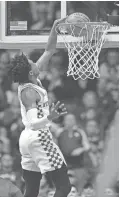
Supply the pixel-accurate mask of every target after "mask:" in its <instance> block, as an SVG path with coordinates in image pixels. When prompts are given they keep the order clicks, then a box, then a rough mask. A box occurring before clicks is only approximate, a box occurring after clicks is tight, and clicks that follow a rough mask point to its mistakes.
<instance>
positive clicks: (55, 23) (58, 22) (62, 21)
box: [54, 16, 68, 26]
mask: <svg viewBox="0 0 120 197" xmlns="http://www.w3.org/2000/svg"><path fill="white" fill-rule="evenodd" d="M67 17H68V16H66V17H64V18H60V19H57V20H55V21H54V25H55V26H57V25H58V24H60V23H65V20H66V18H67Z"/></svg>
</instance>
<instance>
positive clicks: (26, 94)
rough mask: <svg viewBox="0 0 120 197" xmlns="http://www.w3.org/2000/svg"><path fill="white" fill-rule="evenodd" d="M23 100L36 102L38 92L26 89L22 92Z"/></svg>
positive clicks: (30, 88)
mask: <svg viewBox="0 0 120 197" xmlns="http://www.w3.org/2000/svg"><path fill="white" fill-rule="evenodd" d="M21 97H22V99H23V100H34V99H36V90H35V89H34V88H32V87H26V88H24V89H23V90H22V92H21Z"/></svg>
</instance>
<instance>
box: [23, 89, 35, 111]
mask: <svg viewBox="0 0 120 197" xmlns="http://www.w3.org/2000/svg"><path fill="white" fill-rule="evenodd" d="M21 100H22V103H23V105H24V106H25V108H26V111H28V110H30V109H33V108H37V107H36V101H37V96H36V91H35V90H34V89H32V88H27V89H25V90H23V91H22V93H21Z"/></svg>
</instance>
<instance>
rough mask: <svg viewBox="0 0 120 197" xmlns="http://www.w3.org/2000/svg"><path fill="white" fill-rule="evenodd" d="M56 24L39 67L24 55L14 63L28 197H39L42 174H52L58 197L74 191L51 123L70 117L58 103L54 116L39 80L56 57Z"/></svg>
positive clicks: (54, 108) (21, 148)
mask: <svg viewBox="0 0 120 197" xmlns="http://www.w3.org/2000/svg"><path fill="white" fill-rule="evenodd" d="M64 20H65V19H60V20H57V21H55V22H54V24H53V27H52V29H51V33H50V36H49V39H48V43H47V46H46V50H45V52H44V53H43V55H42V56H41V57H40V59H39V60H38V61H37V62H36V64H35V63H33V62H32V61H31V60H29V59H27V57H26V56H25V55H24V54H22V55H19V56H15V57H14V59H13V60H12V77H13V81H14V82H18V83H19V86H18V97H19V100H20V105H21V115H22V121H23V124H24V125H25V130H24V131H23V132H22V133H21V136H20V140H19V146H20V152H21V155H22V162H21V164H22V169H23V178H24V180H25V184H26V191H25V194H24V197H37V196H38V193H39V185H40V180H41V178H42V174H44V173H46V172H47V173H49V175H50V176H51V177H52V180H53V182H54V184H55V187H56V192H55V195H54V197H67V195H68V194H69V192H70V190H71V186H70V182H69V178H68V175H67V167H66V163H65V160H64V158H63V155H62V153H61V152H60V150H59V148H58V146H57V145H56V144H55V143H54V142H53V139H52V135H51V133H50V130H49V125H50V122H51V121H52V120H54V119H56V118H58V117H59V116H61V115H64V114H66V113H67V111H66V108H65V107H64V104H60V102H57V104H56V105H54V106H53V107H52V108H51V110H50V112H49V106H48V97H47V92H46V90H45V89H44V88H43V86H42V84H41V82H40V81H39V80H38V79H37V78H38V75H39V74H40V69H41V67H42V66H44V65H46V64H48V63H49V60H50V58H51V57H52V55H53V54H54V53H55V48H56V42H57V34H56V31H55V28H56V25H57V24H58V23H61V22H63V21H64Z"/></svg>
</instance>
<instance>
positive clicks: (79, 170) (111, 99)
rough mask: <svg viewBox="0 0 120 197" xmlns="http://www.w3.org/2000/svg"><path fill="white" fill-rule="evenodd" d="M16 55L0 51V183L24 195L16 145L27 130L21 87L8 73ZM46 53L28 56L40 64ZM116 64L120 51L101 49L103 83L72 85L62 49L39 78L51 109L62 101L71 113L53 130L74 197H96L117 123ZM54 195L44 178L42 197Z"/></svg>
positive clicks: (94, 81)
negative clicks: (6, 181)
mask: <svg viewBox="0 0 120 197" xmlns="http://www.w3.org/2000/svg"><path fill="white" fill-rule="evenodd" d="M17 52H19V50H18V51H14V50H0V177H3V178H6V179H9V180H11V181H12V182H13V183H15V184H16V185H17V186H18V187H19V188H20V189H21V190H22V191H24V180H23V179H22V171H21V164H20V160H21V159H20V153H19V144H18V141H19V136H20V133H21V131H22V130H23V129H24V126H23V124H22V121H21V115H20V105H19V101H18V97H17V87H18V84H13V83H12V82H11V78H10V76H9V72H8V70H9V63H10V60H11V58H12V57H13V56H14V55H15V54H16V53H17ZM42 53H43V51H42V50H38V49H37V50H33V51H31V52H30V53H29V54H27V55H28V56H29V58H30V59H32V60H33V61H34V62H36V61H37V59H38V58H39V57H40V56H41V54H42ZM118 64H119V52H118V49H102V51H101V54H100V57H99V68H100V70H99V71H100V75H101V77H100V79H94V80H81V79H79V80H77V81H74V80H73V79H72V78H71V77H67V75H66V71H67V66H68V56H67V52H66V51H65V50H64V49H61V50H58V52H57V53H56V54H55V55H54V56H53V57H52V59H51V61H50V63H49V65H48V66H46V67H44V68H43V71H42V72H41V75H40V80H41V81H42V83H43V86H44V87H45V88H46V89H47V91H48V97H49V105H50V106H51V104H52V103H53V102H56V101H58V100H60V101H63V102H64V103H65V105H66V108H67V110H68V114H67V115H65V116H64V117H61V118H59V120H57V121H55V122H53V124H52V126H51V128H50V129H51V132H52V134H53V138H54V140H55V142H56V143H57V144H58V145H59V147H60V149H61V151H62V152H63V154H64V157H65V159H66V161H67V164H68V174H69V177H70V181H71V184H72V186H73V187H72V190H71V193H70V195H69V196H71V197H77V196H80V197H87V196H88V195H89V196H90V195H91V196H92V197H93V196H94V190H93V188H94V180H95V179H96V176H97V175H98V174H99V166H100V163H101V160H102V153H103V151H104V148H105V140H106V136H109V134H110V132H112V131H114V130H113V128H112V127H113V120H114V116H115V113H116V111H117V110H118V107H119V106H118V100H119V89H118V88H119V87H118V85H119V76H118V75H119V66H118ZM114 132H115V131H114ZM117 184H118V182H116V185H115V187H116V191H117V192H118V186H117ZM109 192H111V193H112V192H113V191H112V190H110V191H109ZM53 193H54V186H53V183H52V182H51V180H50V177H48V175H47V174H46V175H45V176H44V177H43V179H42V181H41V190H40V196H41V197H46V196H47V197H52V195H53Z"/></svg>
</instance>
